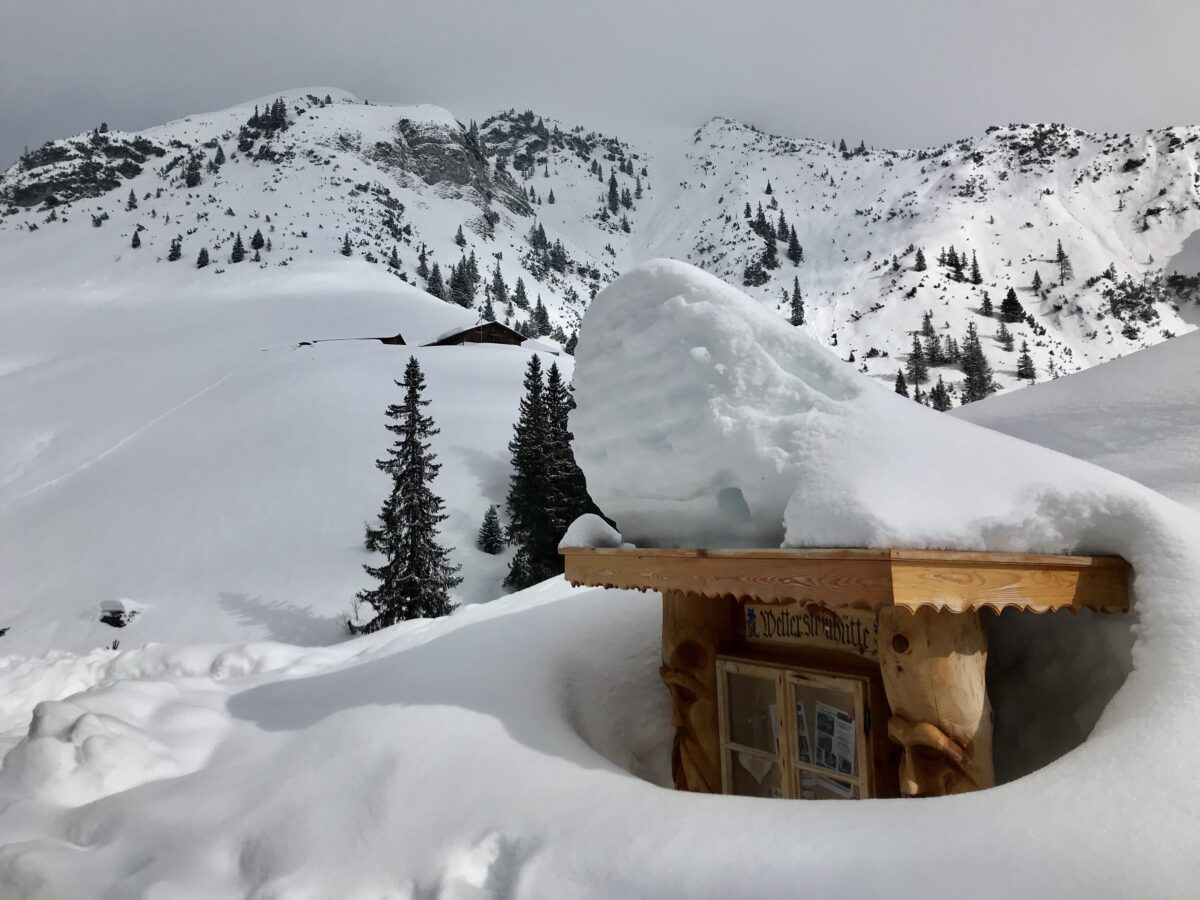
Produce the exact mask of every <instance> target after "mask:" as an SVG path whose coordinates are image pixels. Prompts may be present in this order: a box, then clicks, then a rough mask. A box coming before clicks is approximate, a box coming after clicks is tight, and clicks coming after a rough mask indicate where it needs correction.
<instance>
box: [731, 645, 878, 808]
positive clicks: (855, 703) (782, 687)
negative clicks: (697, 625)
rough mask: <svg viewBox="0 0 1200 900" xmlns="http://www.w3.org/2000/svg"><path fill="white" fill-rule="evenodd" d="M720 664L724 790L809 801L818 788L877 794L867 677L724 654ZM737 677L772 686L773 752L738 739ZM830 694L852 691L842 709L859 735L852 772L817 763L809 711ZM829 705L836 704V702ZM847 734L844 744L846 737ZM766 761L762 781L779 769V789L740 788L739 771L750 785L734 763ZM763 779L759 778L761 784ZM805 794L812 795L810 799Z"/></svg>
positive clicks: (834, 793)
mask: <svg viewBox="0 0 1200 900" xmlns="http://www.w3.org/2000/svg"><path fill="white" fill-rule="evenodd" d="M716 667H717V713H718V727H719V737H720V741H719V746H720V754H721V792H722V793H724V794H735V793H736V794H740V795H742V796H764V797H781V798H785V799H809V798H812V796H813V793H814V786H815V788H817V789H819V790H820V791H821V792H822V793H823V794H824V795H825V796H827V797H829V798H830V799H834V798H844V799H851V798H853V799H865V798H869V797H872V796H874V793H875V792H874V778H873V774H874V771H873V769H874V767H873V759H872V754H871V741H870V706H869V696H870V683H869V681H868V680H867V679H866V678H863V677H861V676H857V675H851V674H847V673H843V672H837V671H831V670H826V669H814V668H810V667H808V666H793V665H786V664H777V663H769V662H763V661H758V660H755V661H749V660H745V659H741V658H736V657H728V656H719V657H718V658H717V661H716ZM734 677H749V678H757V679H759V680H760V681H765V682H767V683H769V684H770V685H771V686H772V687H773V691H774V701H775V702H774V703H773V704H768V707H767V711H766V716H765V720H766V721H767V722H769V723H770V727H771V729H772V731H773V733H774V737H775V752H774V753H772V752H770V751H767V750H764V749H763V748H762V747H761V746H753V745H752V744H749V743H746V742H744V741H742V742H739V741H735V740H733V733H734V731H735V730H736V729H735V716H737V715H738V713H737V711H736V710H735V708H734V706H735V704H734V702H733V701H732V700H731V699H730V693H729V692H730V687H731V684H732V680H731V679H732V678H734ZM830 693H834V694H841V695H847V694H848V695H849V700H843V705H845V704H847V703H848V704H849V706H850V709H849V710H843V711H844V712H847V713H851V714H852V719H851V721H850V722H849V725H850V727H851V728H852V729H853V734H854V738H853V751H852V753H853V756H852V759H853V765H852V770H851V772H850V773H845V772H843V771H838V770H837V769H831V768H830V767H828V766H822V765H820V764H818V763H816V762H815V761H814V760H815V754H814V752H813V751H814V750H815V747H816V726H817V723H816V721H815V718H816V716H815V715H813V716H809V715H808V712H807V710H808V707H809V706H810V705H811V706H812V707H813V708H814V711H815V707H816V703H817V702H824V701H817V700H815V699H813V698H814V697H815V696H817V695H824V696H825V698H826V700H828V699H829V694H830ZM806 695H807V699H806ZM798 700H800V701H801V702H804V703H805V717H804V721H805V722H806V726H805V730H806V732H807V738H808V747H809V761H808V762H805V761H803V759H802V758H801V755H800V746H801V745H800V734H799V732H800V728H799V726H798V717H797V715H796V706H797V701H798ZM825 705H826V706H827V707H837V704H835V703H826V704H825ZM760 717H761V714H760ZM743 736H744V735H743ZM842 738H843V744H844V735H842ZM837 758H840V756H839V757H837ZM756 761H761V762H756ZM762 763H769V764H770V765H769V767H768V768H767V769H766V770H763V779H762V780H765V777H766V775H768V774H771V773H772V771H775V772H777V773H778V775H777V777H778V779H779V783H778V790H772V787H773V785H770V784H768V785H767V786H766V788H765V790H766V791H767V792H766V793H751V794H747V793H746V792H744V791H737V790H735V788H736V787H737V785H736V784H735V772H736V773H737V775H739V776H741V779H742V782H743V784H744V783H745V776H742V775H741V773H740V772H737V770H736V769H735V767H736V766H741V767H743V768H746V767H748V765H755V766H758V765H761V764H762ZM806 776H808V777H806ZM762 780H760V781H759V783H760V784H761V783H762ZM806 793H807V794H808V795H809V797H808V798H806V797H805V794H806Z"/></svg>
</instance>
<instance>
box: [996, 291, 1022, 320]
mask: <svg viewBox="0 0 1200 900" xmlns="http://www.w3.org/2000/svg"><path fill="white" fill-rule="evenodd" d="M1000 321H1001V322H1023V321H1025V307H1023V306H1022V305H1021V301H1020V300H1018V299H1017V292H1016V291H1015V290H1013V289H1012V288H1011V287H1010V288H1009V289H1008V293H1006V294H1005V295H1004V301H1003V302H1002V303H1001V304H1000Z"/></svg>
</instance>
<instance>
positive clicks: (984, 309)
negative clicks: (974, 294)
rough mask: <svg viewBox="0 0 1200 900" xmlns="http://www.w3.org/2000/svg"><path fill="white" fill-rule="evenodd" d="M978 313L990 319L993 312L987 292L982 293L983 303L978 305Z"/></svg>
mask: <svg viewBox="0 0 1200 900" xmlns="http://www.w3.org/2000/svg"><path fill="white" fill-rule="evenodd" d="M979 311H980V312H981V313H983V314H984V315H985V316H987V317H988V318H989V319H990V318H991V317H992V313H993V312H995V310H993V309H992V298H991V296H990V295H989V294H988V292H987V291H984V292H983V301H982V302H981V303H980V304H979Z"/></svg>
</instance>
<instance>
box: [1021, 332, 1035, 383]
mask: <svg viewBox="0 0 1200 900" xmlns="http://www.w3.org/2000/svg"><path fill="white" fill-rule="evenodd" d="M1017 378H1019V379H1021V380H1022V381H1035V380H1037V368H1036V367H1035V366H1034V364H1033V357H1032V356H1031V355H1030V354H1029V344H1028V342H1026V341H1021V355H1020V356H1019V357H1017Z"/></svg>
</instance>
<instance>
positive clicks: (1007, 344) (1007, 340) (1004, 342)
mask: <svg viewBox="0 0 1200 900" xmlns="http://www.w3.org/2000/svg"><path fill="white" fill-rule="evenodd" d="M996 340H998V341H999V342H1000V345H1001V346H1002V347H1004V349H1005V350H1008V351H1011V350H1012V348H1013V335H1012V332H1011V331H1009V330H1008V325H1006V324H1005V323H1004V321H1003V320H1001V321H1000V327H999V328H997V329H996Z"/></svg>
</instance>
